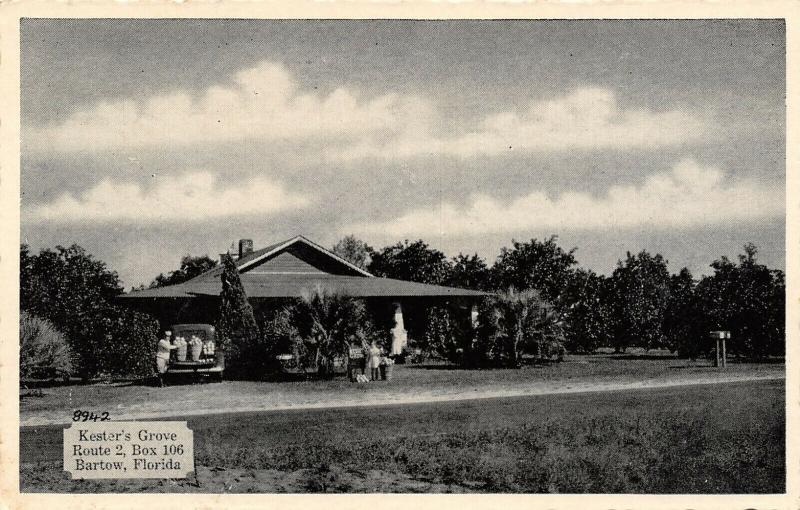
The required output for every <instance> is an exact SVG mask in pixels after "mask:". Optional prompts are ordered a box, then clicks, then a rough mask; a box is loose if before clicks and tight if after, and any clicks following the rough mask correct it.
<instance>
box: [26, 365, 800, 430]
mask: <svg viewBox="0 0 800 510" xmlns="http://www.w3.org/2000/svg"><path fill="white" fill-rule="evenodd" d="M784 378H785V374H784V372H783V371H782V370H781V371H773V372H767V373H748V372H745V373H736V372H726V373H714V374H703V375H700V374H694V375H691V376H688V377H687V376H672V377H659V378H653V379H648V380H633V381H625V380H588V381H581V380H567V381H533V382H530V383H520V382H517V383H515V384H513V385H508V384H505V385H503V386H500V387H489V388H481V387H469V386H466V387H447V388H431V389H427V390H422V391H420V390H418V389H415V391H414V392H413V393H408V392H406V391H404V388H403V387H402V386H396V387H395V391H382V392H380V393H362V394H353V393H349V394H347V395H339V394H337V393H335V392H330V391H329V392H324V393H319V392H317V393H311V394H308V395H304V398H297V396H296V395H292V394H284V393H281V392H277V391H275V392H269V391H262V392H259V393H257V394H250V393H247V394H237V393H236V392H235V391H226V384H228V383H223V384H209V385H202V386H204V387H203V388H201V389H199V390H198V389H193V388H196V386H194V387H193V386H189V387H186V386H184V387H175V388H168V390H173V391H174V392H175V393H178V394H181V395H183V397H184V398H176V399H162V400H157V401H153V400H151V401H146V402H138V403H130V404H117V405H116V406H115V407H113V408H111V409H109V411H110V412H111V415H112V417H113V419H114V420H115V421H125V420H144V419H156V418H167V417H191V416H200V415H214V414H221V413H235V412H258V411H280V410H300V409H325V408H349V407H364V406H384V405H396V404H418V403H428V402H452V401H459V400H473V399H487V398H502V397H524V396H535V395H552V394H568V393H584V392H609V391H629V390H637V389H646V388H668V387H674V386H689V385H709V384H727V383H733V382H745V381H764V380H779V379H784ZM235 384H236V383H230V385H231V386H229V387H228V389H230V388H235V386H233V385H235ZM370 384H381V383H370ZM187 388H188V390H187ZM264 389H265V390H266V389H267V387H265V388H264ZM190 395H191V396H190ZM65 411H66V410H65V409H49V410H40V411H36V412H25V410H24V409H22V410H21V416H20V425H21V426H25V427H27V426H41V425H61V424H66V423H69V422H70V421H71V415H70V414H69V413H68V412H65Z"/></svg>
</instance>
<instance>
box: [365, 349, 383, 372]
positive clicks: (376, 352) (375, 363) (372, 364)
mask: <svg viewBox="0 0 800 510" xmlns="http://www.w3.org/2000/svg"><path fill="white" fill-rule="evenodd" d="M367 352H368V354H367V366H368V367H369V373H370V380H372V381H377V380H379V379H380V368H379V367H380V364H381V355H382V354H383V353H382V352H381V348H380V347H378V343H377V342H376V341H375V340H373V341H372V344H371V345H370V346H369V350H368V351H367Z"/></svg>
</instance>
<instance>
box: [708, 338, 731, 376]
mask: <svg viewBox="0 0 800 510" xmlns="http://www.w3.org/2000/svg"><path fill="white" fill-rule="evenodd" d="M708 336H710V337H711V338H713V339H714V340H715V341H716V347H715V349H714V354H715V356H716V359H715V360H714V366H715V367H719V366H722V368H725V367H727V366H728V356H727V349H726V348H725V347H726V346H725V340H727V339H729V338H730V337H731V332H730V331H711V332H710V333H709V334H708ZM720 342H721V343H722V349H721V350H720ZM720 360H721V363H720Z"/></svg>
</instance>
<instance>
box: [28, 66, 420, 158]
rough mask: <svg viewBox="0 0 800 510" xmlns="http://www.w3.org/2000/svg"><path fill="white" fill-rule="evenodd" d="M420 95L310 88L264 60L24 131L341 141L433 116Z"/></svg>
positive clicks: (87, 146)
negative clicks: (205, 81)
mask: <svg viewBox="0 0 800 510" xmlns="http://www.w3.org/2000/svg"><path fill="white" fill-rule="evenodd" d="M429 113H430V111H429V107H428V105H427V104H426V103H425V101H423V100H422V99H420V98H417V97H414V96H401V95H398V94H393V93H390V94H385V95H382V96H378V97H375V98H371V99H366V100H365V99H362V98H361V97H360V93H359V92H358V91H353V90H350V89H347V88H339V89H336V90H334V91H333V92H331V93H330V94H328V95H321V94H317V93H314V92H305V91H302V90H300V89H299V85H298V84H297V83H296V82H295V80H294V78H293V77H292V76H291V75H290V74H289V73H288V71H287V70H286V69H285V68H284V67H283V66H282V65H281V64H276V63H272V62H263V63H261V64H259V65H257V66H256V67H254V68H251V69H247V70H244V71H241V72H239V73H237V74H236V75H235V76H234V77H233V84H232V85H230V86H225V87H223V86H213V87H210V88H208V89H207V90H206V91H205V93H204V94H203V95H202V96H201V97H200V98H199V99H196V100H193V98H192V97H191V95H190V94H189V93H187V92H181V91H178V92H174V93H171V94H166V95H159V96H154V97H151V98H149V99H147V100H144V101H134V100H130V99H125V100H119V101H110V102H102V103H99V104H97V105H95V106H94V107H93V108H91V109H89V110H87V111H84V112H80V113H77V114H75V115H73V116H71V117H69V118H68V119H67V120H66V121H64V122H63V123H61V124H58V125H50V126H43V127H34V128H31V129H27V130H26V131H25V135H24V140H25V143H26V145H27V146H28V147H29V148H31V149H33V150H58V151H96V150H105V149H115V148H128V147H141V146H155V147H172V146H180V145H190V144H199V143H211V142H226V141H236V140H250V139H253V140H264V141H274V140H297V139H302V138H309V137H322V138H329V139H334V140H340V143H342V141H346V140H352V139H354V138H358V137H362V136H365V135H367V134H368V135H369V136H372V137H394V136H398V135H399V133H398V130H402V129H409V128H410V126H413V125H415V124H416V123H418V122H420V121H421V119H425V118H426V116H427V115H429Z"/></svg>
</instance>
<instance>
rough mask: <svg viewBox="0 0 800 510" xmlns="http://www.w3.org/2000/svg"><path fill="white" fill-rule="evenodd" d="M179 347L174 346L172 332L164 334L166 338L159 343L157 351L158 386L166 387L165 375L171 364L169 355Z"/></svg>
mask: <svg viewBox="0 0 800 510" xmlns="http://www.w3.org/2000/svg"><path fill="white" fill-rule="evenodd" d="M177 348H178V346H177V345H173V344H172V332H171V331H167V332H165V333H164V338H162V339H161V340H159V341H158V348H157V350H156V370H157V372H158V385H159V386H160V387H162V388H163V387H164V374H165V373H166V372H167V365H168V364H169V353H170V352H171V351H172V349H177Z"/></svg>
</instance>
